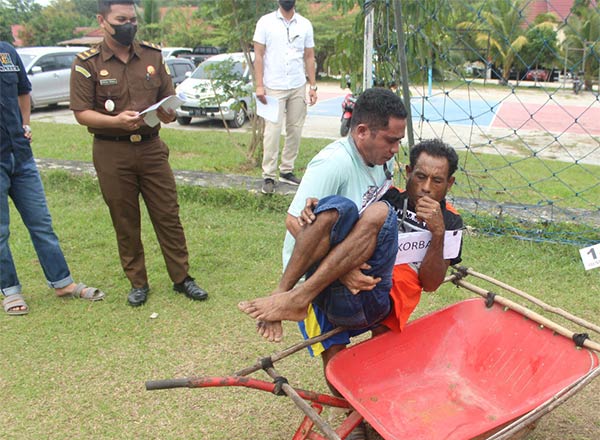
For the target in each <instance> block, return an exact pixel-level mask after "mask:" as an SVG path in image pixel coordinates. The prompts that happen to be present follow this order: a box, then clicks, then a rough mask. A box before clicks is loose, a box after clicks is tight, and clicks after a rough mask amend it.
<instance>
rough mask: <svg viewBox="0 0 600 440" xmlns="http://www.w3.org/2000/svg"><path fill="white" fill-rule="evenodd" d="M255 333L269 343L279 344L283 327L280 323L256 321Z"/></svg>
mask: <svg viewBox="0 0 600 440" xmlns="http://www.w3.org/2000/svg"><path fill="white" fill-rule="evenodd" d="M256 332H257V333H258V334H259V335H261V336H262V337H263V338H265V339H266V340H267V341H269V342H281V340H282V339H283V326H282V325H281V321H273V322H270V321H258V322H257V323H256Z"/></svg>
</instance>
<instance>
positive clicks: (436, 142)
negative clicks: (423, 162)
mask: <svg viewBox="0 0 600 440" xmlns="http://www.w3.org/2000/svg"><path fill="white" fill-rule="evenodd" d="M421 153H427V154H428V155H430V156H434V157H445V158H446V159H447V160H448V177H451V176H452V175H453V174H454V172H455V171H456V170H457V169H458V154H456V151H454V148H452V147H451V146H450V145H448V144H446V143H445V142H443V141H442V140H441V139H428V140H424V141H421V142H419V143H418V144H416V145H415V146H414V147H412V148H411V149H410V167H411V168H413V169H414V167H415V165H416V164H417V160H418V159H419V156H420V155H421Z"/></svg>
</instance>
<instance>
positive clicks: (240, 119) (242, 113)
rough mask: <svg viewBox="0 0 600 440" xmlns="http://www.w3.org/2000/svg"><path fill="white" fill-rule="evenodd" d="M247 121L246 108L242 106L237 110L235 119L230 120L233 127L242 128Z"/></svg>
mask: <svg viewBox="0 0 600 440" xmlns="http://www.w3.org/2000/svg"><path fill="white" fill-rule="evenodd" d="M244 122H246V110H245V109H244V106H242V107H241V108H240V109H239V110H238V111H236V112H235V115H234V116H233V119H232V120H231V121H230V122H229V126H230V127H231V128H240V127H241V126H242V125H244Z"/></svg>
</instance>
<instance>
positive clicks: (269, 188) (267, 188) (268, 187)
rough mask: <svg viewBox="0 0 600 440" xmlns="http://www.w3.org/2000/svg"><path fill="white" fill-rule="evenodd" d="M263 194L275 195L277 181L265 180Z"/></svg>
mask: <svg viewBox="0 0 600 440" xmlns="http://www.w3.org/2000/svg"><path fill="white" fill-rule="evenodd" d="M261 191H262V193H263V194H273V193H274V192H275V181H274V180H273V179H269V178H267V179H265V181H264V182H263V186H262V188H261Z"/></svg>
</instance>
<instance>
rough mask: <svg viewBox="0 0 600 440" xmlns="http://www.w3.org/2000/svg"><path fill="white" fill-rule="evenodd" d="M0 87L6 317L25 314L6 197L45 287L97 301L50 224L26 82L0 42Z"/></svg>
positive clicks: (0, 264) (0, 268)
mask: <svg viewBox="0 0 600 440" xmlns="http://www.w3.org/2000/svg"><path fill="white" fill-rule="evenodd" d="M0 90H1V91H2V93H0V290H1V291H2V294H3V295H4V299H3V301H2V305H3V307H4V311H5V312H6V313H8V314H9V315H25V314H27V313H28V312H29V307H28V306H27V303H26V302H25V299H24V297H23V295H22V294H21V292H22V287H21V283H20V282H19V278H18V276H17V270H16V268H15V264H14V261H13V257H12V254H11V251H10V247H9V244H8V238H9V235H10V216H9V214H10V213H9V205H8V198H9V197H10V198H11V199H12V201H13V203H14V206H15V208H16V209H17V211H18V212H19V214H20V215H21V218H22V219H23V223H24V224H25V226H26V227H27V230H28V231H29V234H30V236H31V242H32V243H33V246H34V248H35V251H36V253H37V256H38V260H39V262H40V265H41V266H42V269H43V271H44V275H45V276H46V280H47V281H48V285H49V286H50V287H51V288H53V289H54V290H55V291H56V295H57V296H61V297H64V296H70V297H77V298H83V299H87V300H90V301H97V300H101V299H103V298H104V292H102V291H100V290H99V289H97V288H95V287H87V286H86V285H85V284H83V283H78V284H76V283H75V282H74V281H73V278H72V277H71V272H70V270H69V267H68V265H67V262H66V260H65V257H64V254H63V252H62V250H61V248H60V244H59V242H58V238H57V236H56V234H55V233H54V230H53V228H52V219H51V217H50V212H49V210H48V205H47V203H46V196H45V194H44V188H43V186H42V181H41V179H40V175H39V172H38V169H37V166H36V164H35V161H34V159H33V153H32V151H31V146H30V142H31V128H30V127H29V117H30V113H31V99H30V96H29V94H30V92H31V83H30V82H29V79H28V78H27V72H26V71H25V68H24V66H23V62H22V61H21V58H20V57H19V55H18V54H17V51H16V50H15V49H14V47H12V46H11V45H10V44H9V43H7V42H5V41H1V42H0Z"/></svg>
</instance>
